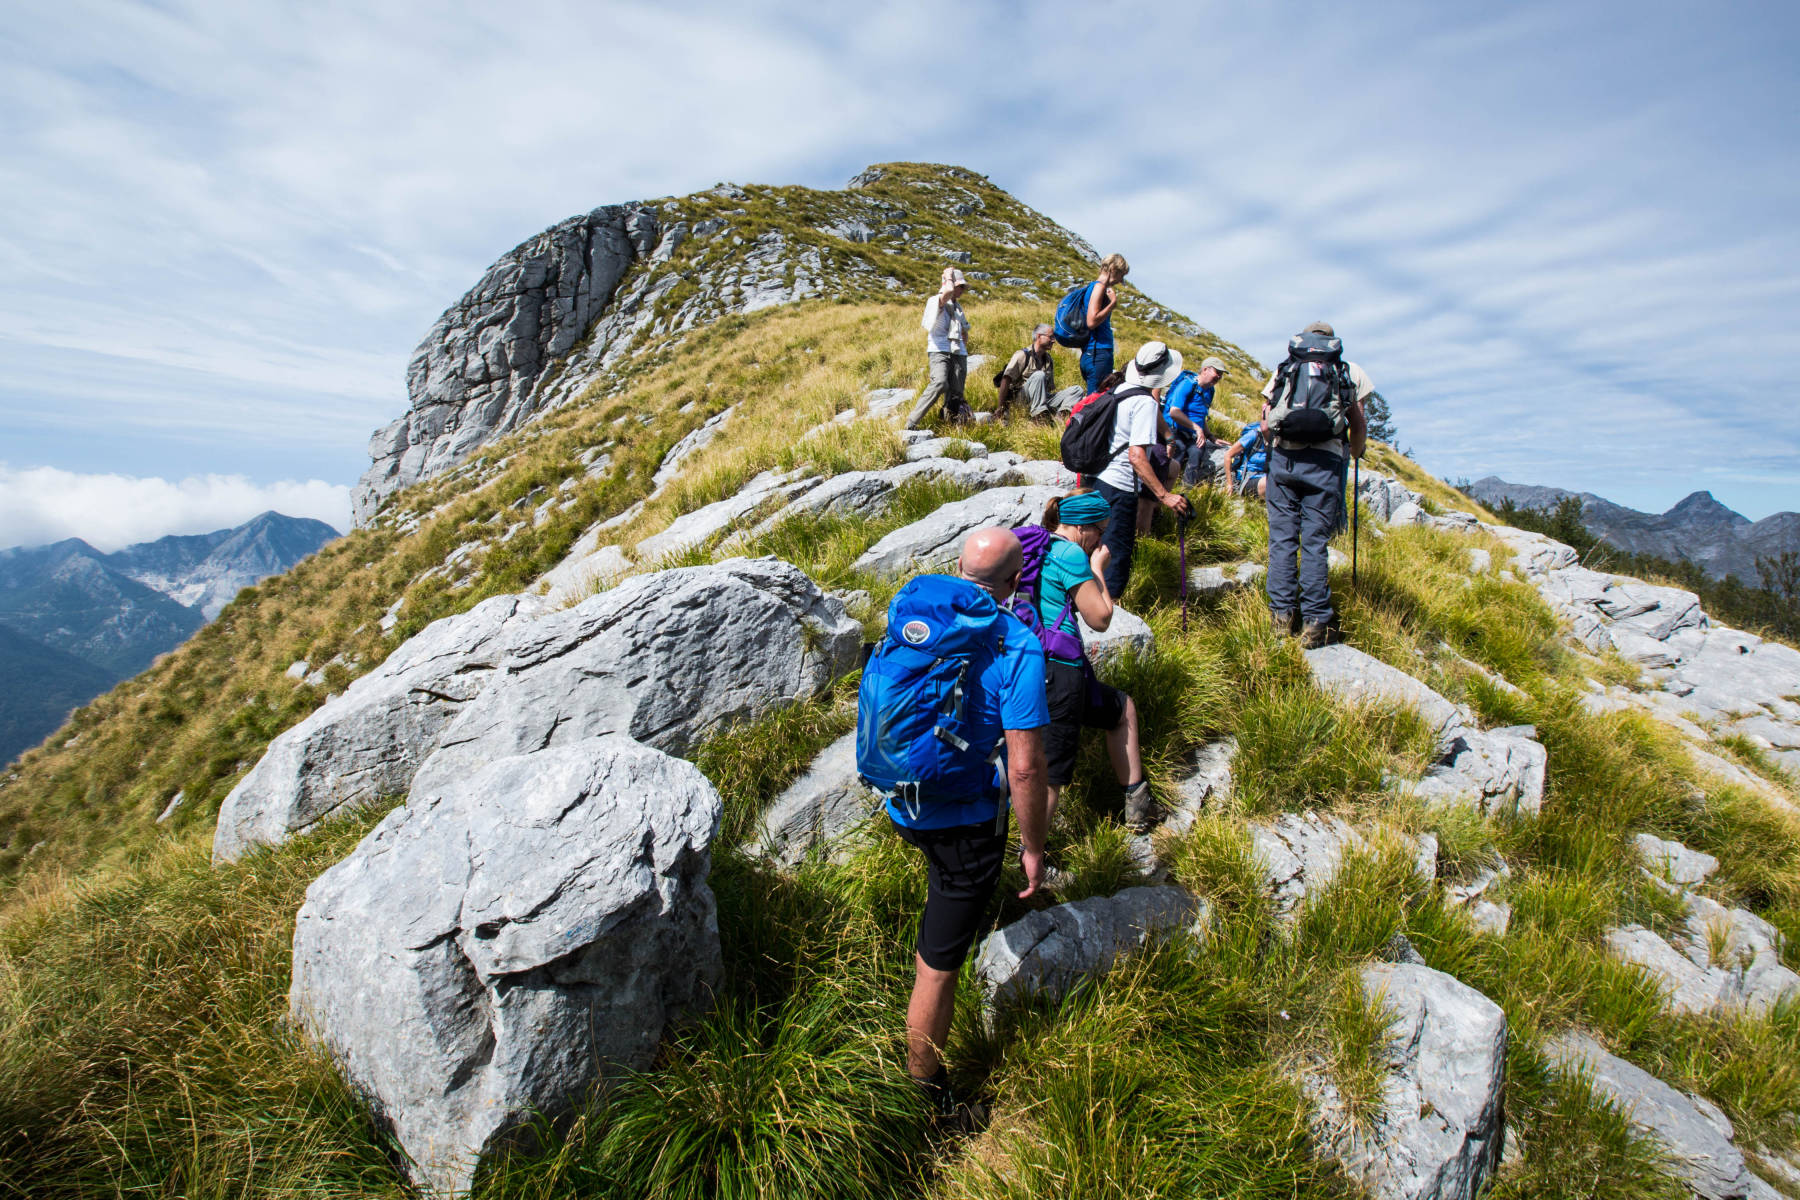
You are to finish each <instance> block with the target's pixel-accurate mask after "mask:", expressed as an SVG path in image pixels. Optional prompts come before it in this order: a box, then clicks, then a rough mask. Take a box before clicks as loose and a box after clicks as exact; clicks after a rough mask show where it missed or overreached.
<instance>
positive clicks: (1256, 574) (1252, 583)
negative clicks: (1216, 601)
mask: <svg viewBox="0 0 1800 1200" xmlns="http://www.w3.org/2000/svg"><path fill="white" fill-rule="evenodd" d="M1267 574H1268V568H1267V567H1265V566H1263V565H1262V564H1261V563H1253V562H1237V563H1220V564H1217V565H1214V566H1209V567H1195V568H1194V569H1193V570H1192V571H1189V572H1188V587H1189V589H1191V594H1192V595H1194V596H1198V597H1202V598H1217V597H1221V596H1229V595H1230V594H1231V593H1233V592H1246V591H1251V590H1253V589H1255V588H1260V587H1262V584H1263V577H1264V576H1265V575H1267Z"/></svg>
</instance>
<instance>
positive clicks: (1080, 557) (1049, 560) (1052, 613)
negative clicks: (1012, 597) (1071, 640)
mask: <svg viewBox="0 0 1800 1200" xmlns="http://www.w3.org/2000/svg"><path fill="white" fill-rule="evenodd" d="M1093 577H1094V568H1093V564H1092V563H1090V562H1089V561H1088V556H1087V555H1086V554H1084V553H1082V550H1081V547H1080V546H1077V545H1076V544H1075V543H1074V542H1071V541H1070V540H1069V539H1068V538H1065V537H1057V538H1051V539H1050V549H1049V550H1048V551H1046V552H1045V554H1044V566H1043V570H1042V573H1041V574H1040V575H1039V576H1038V606H1037V607H1038V620H1040V621H1042V622H1043V623H1044V628H1046V629H1048V628H1050V625H1051V623H1052V622H1053V621H1055V620H1056V618H1057V615H1058V614H1059V613H1061V612H1062V610H1063V605H1065V604H1068V603H1069V599H1070V597H1071V596H1072V595H1073V593H1074V592H1075V590H1076V589H1078V588H1079V587H1081V585H1082V584H1084V583H1086V582H1087V581H1088V580H1090V579H1092V578H1093ZM1062 628H1063V630H1064V631H1066V632H1068V633H1072V634H1074V635H1075V636H1076V637H1080V636H1081V621H1080V620H1079V619H1078V618H1077V617H1076V614H1075V609H1074V607H1073V606H1071V607H1070V609H1069V615H1068V617H1067V618H1065V619H1064V621H1063V623H1062ZM1057 661H1059V662H1060V661H1062V660H1060V659H1059V660H1057Z"/></svg>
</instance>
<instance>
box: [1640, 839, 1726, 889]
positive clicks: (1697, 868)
mask: <svg viewBox="0 0 1800 1200" xmlns="http://www.w3.org/2000/svg"><path fill="white" fill-rule="evenodd" d="M1632 841H1633V843H1634V844H1635V845H1636V846H1637V852H1638V854H1639V856H1640V857H1642V858H1643V860H1644V865H1645V866H1646V867H1648V868H1649V869H1650V871H1651V873H1652V874H1655V875H1659V876H1661V877H1662V878H1664V879H1667V880H1668V881H1669V882H1670V883H1678V884H1682V885H1684V886H1686V885H1693V884H1697V883H1704V882H1705V881H1706V878H1707V876H1709V875H1711V874H1712V873H1713V872H1715V871H1717V870H1718V869H1719V860H1718V859H1716V858H1714V857H1713V856H1712V855H1710V854H1707V853H1704V852H1703V851H1700V850H1689V849H1688V848H1687V847H1686V846H1684V845H1682V844H1681V843H1680V842H1672V841H1666V840H1664V839H1663V838H1659V837H1657V836H1656V835H1655V834H1650V833H1640V834H1638V835H1637V836H1636V837H1635V838H1633V839H1632Z"/></svg>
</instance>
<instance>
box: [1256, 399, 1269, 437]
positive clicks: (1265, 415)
mask: <svg viewBox="0 0 1800 1200" xmlns="http://www.w3.org/2000/svg"><path fill="white" fill-rule="evenodd" d="M1258 423H1259V424H1260V425H1261V426H1262V434H1263V436H1264V437H1268V436H1269V406H1268V405H1267V404H1266V403H1265V404H1264V405H1263V409H1262V416H1261V417H1260V418H1258Z"/></svg>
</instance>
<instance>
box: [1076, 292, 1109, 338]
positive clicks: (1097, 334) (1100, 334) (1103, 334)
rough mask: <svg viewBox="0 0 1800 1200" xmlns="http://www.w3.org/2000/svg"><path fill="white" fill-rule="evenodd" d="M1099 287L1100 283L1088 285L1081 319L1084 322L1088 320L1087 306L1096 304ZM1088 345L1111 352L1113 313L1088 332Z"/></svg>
mask: <svg viewBox="0 0 1800 1200" xmlns="http://www.w3.org/2000/svg"><path fill="white" fill-rule="evenodd" d="M1099 286H1100V284H1099V283H1098V282H1094V283H1090V284H1088V291H1087V298H1086V299H1085V300H1083V301H1082V302H1081V319H1082V320H1083V321H1086V320H1087V312H1088V310H1087V306H1088V305H1089V304H1092V303H1093V302H1094V289H1095V288H1097V287H1099ZM1101 303H1105V300H1104V299H1102V301H1101ZM1087 344H1088V345H1090V346H1092V347H1093V348H1094V349H1096V350H1111V349H1112V348H1113V331H1112V314H1111V313H1107V314H1106V316H1105V317H1104V318H1103V319H1102V320H1101V322H1100V323H1099V324H1098V325H1096V326H1094V327H1093V328H1092V329H1090V330H1088V340H1087Z"/></svg>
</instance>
